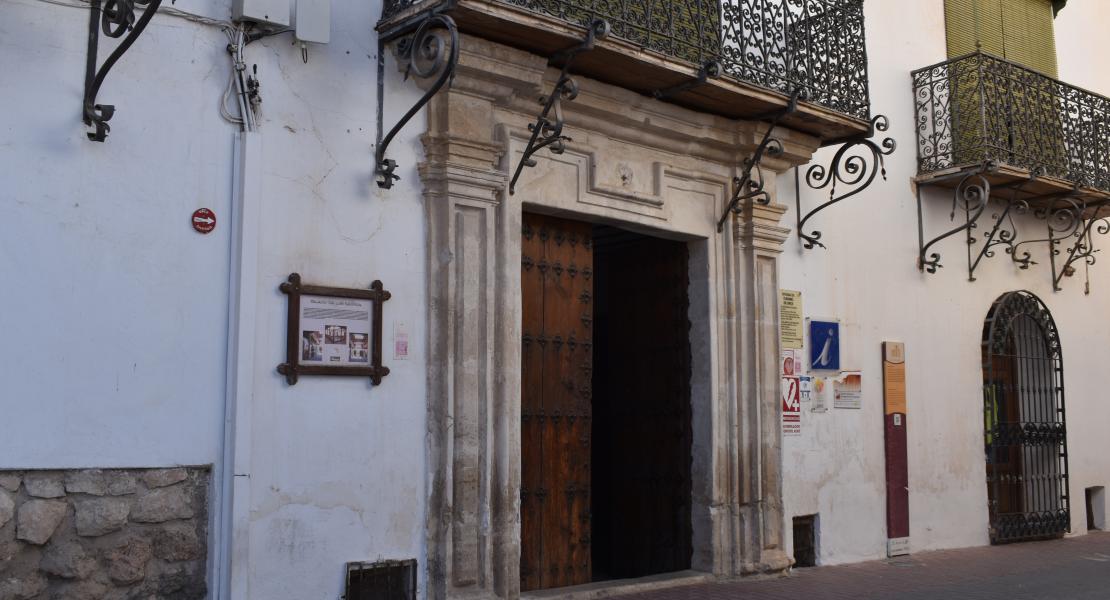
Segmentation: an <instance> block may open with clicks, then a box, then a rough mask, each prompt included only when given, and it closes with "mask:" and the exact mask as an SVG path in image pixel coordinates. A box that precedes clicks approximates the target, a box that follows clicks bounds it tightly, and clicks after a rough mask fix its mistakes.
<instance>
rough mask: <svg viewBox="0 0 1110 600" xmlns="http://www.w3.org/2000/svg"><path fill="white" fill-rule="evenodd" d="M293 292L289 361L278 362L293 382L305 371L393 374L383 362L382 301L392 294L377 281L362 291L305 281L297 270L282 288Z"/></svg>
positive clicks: (375, 379)
mask: <svg viewBox="0 0 1110 600" xmlns="http://www.w3.org/2000/svg"><path fill="white" fill-rule="evenodd" d="M279 289H280V290H281V291H282V293H284V294H286V295H287V296H289V315H288V322H287V326H286V327H287V328H286V359H285V362H283V363H281V364H280V365H278V368H277V370H278V373H281V374H282V375H285V381H286V382H287V383H288V384H289V385H296V383H297V378H298V377H299V376H301V375H348V376H356V377H369V378H370V381H371V382H372V383H373V384H374V385H378V384H380V383H381V382H382V377H385V376H386V375H389V368H388V367H383V366H382V303H384V302H385V301H386V300H389V298H390V296H391V294H390V293H389V292H387V291H385V289H383V287H382V282H380V281H375V282H374V283H371V284H370V289H368V290H359V289H349V288H334V287H325V286H319V285H303V284H302V283H301V276H300V275H299V274H297V273H292V274H290V275H289V279H288V280H287V281H286V282H285V283H283V284H281V286H280V288H279Z"/></svg>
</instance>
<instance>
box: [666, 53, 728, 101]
mask: <svg viewBox="0 0 1110 600" xmlns="http://www.w3.org/2000/svg"><path fill="white" fill-rule="evenodd" d="M723 72H724V68H723V67H722V66H721V63H719V62H717V61H715V60H710V61H706V62H705V63H704V64H702V66H701V67H700V68H699V69H698V75H697V77H695V78H693V79H691V80H689V81H684V82H682V83H680V84H678V85H675V86H671V87H669V88H662V89H657V90H653V91H652V92H651V96H652V97H653V98H655V99H656V100H666V99H668V98H673V97H674V96H676V95H678V94H681V93H682V92H685V91H687V90H692V89H694V88H696V87H698V86H702V85H705V83H706V82H707V81H709V80H710V79H716V78H718V77H720V76H721V73H723Z"/></svg>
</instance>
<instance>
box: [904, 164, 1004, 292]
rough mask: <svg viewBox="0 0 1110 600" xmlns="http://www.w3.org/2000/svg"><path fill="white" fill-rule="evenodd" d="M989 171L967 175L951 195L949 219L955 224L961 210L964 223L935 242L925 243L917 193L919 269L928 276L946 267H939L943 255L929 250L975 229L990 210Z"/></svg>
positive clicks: (919, 192)
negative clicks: (950, 238)
mask: <svg viewBox="0 0 1110 600" xmlns="http://www.w3.org/2000/svg"><path fill="white" fill-rule="evenodd" d="M987 170H989V167H988V169H984V170H983V171H979V172H975V173H970V174H968V175H965V176H964V177H963V179H961V180H960V183H959V185H957V186H956V190H955V191H954V192H953V193H952V212H951V213H949V216H948V218H949V219H950V220H955V218H956V212H957V211H958V210H960V209H962V210H963V212H964V218H965V220H964V223H963V224H962V225H959V226H957V227H953V228H952V229H949V230H948V231H945V232H944V233H942V234H940V235H939V236H937V237H935V238H933V239H932V240H930V241H929V242H928V243H925V241H924V240H925V235H924V234H925V225H924V221H923V217H922V211H921V190H920V189H918V191H917V216H918V223H917V224H918V252H917V268H918V269H921V270H924V271H928V272H929V273H936V272H937V269H940V268H942V267H943V266H944V265H942V264H940V253H938V252H933V253H932V254H930V253H929V249H930V248H932V247H933V245H935V244H936V243H937V242H940V241H941V240H943V239H946V238H949V237H951V236H953V235H956V234H957V233H960V232H961V231H968V232H970V231H971V230H973V229H975V227H976V226H977V225H976V224H977V223H978V222H979V217H981V216H983V212H984V211H986V209H987V204H989V203H990V197H991V182H990V180H989V179H987V177H986V175H985V173H986V171H987ZM968 235H969V236H970V235H971V234H970V233H969V234H968Z"/></svg>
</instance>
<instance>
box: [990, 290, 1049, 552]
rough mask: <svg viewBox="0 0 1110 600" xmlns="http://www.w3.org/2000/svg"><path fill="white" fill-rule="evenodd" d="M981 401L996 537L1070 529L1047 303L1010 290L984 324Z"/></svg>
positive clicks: (1042, 534) (1033, 536) (993, 534)
mask: <svg viewBox="0 0 1110 600" xmlns="http://www.w3.org/2000/svg"><path fill="white" fill-rule="evenodd" d="M983 409H984V435H985V442H986V443H985V450H986V462H987V491H988V498H989V514H990V536H991V541H992V542H993V543H996V544H998V543H1007V542H1017V541H1024V540H1034V539H1043V538H1051V537H1058V536H1060V535H1063V534H1064V533H1065V532H1067V531H1068V528H1069V527H1070V525H1071V513H1070V507H1069V504H1070V503H1069V495H1068V442H1067V430H1066V428H1065V420H1064V365H1063V358H1062V356H1061V352H1060V337H1059V334H1058V332H1057V330H1056V324H1055V322H1053V319H1052V315H1051V314H1050V313H1049V312H1048V308H1047V307H1045V305H1044V303H1043V302H1041V300H1040V299H1039V298H1037V297H1036V296H1034V295H1033V294H1031V293H1029V292H1010V293H1008V294H1005V295H1003V296H1002V297H1001V298H999V299H998V300H997V301H996V302H995V303H994V306H992V307H991V310H990V313H989V314H988V316H987V321H986V324H985V326H984V328H983Z"/></svg>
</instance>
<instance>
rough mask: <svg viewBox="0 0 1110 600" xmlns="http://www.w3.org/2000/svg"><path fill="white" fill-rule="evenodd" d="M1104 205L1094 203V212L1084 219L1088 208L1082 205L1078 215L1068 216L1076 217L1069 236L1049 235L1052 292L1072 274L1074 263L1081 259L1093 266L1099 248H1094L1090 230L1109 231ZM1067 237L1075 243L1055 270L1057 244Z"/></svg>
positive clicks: (1099, 232) (1100, 232)
mask: <svg viewBox="0 0 1110 600" xmlns="http://www.w3.org/2000/svg"><path fill="white" fill-rule="evenodd" d="M1105 207H1106V205H1105V204H1098V205H1096V206H1095V207H1094V214H1093V215H1092V216H1090V217H1087V218H1086V219H1084V218H1083V217H1084V214H1085V212H1086V209H1087V208H1088V207H1086V206H1084V207H1083V208H1082V209H1081V211H1082V212H1080V213H1079V214H1078V215H1075V216H1073V217H1069V218H1075V217H1077V218H1076V226H1075V228H1074V230H1073V232H1072V233H1071V235H1070V236H1065V237H1063V238H1054V239H1052V236H1051V235H1050V236H1049V237H1050V240H1049V242H1050V244H1051V248H1050V252H1049V260H1050V262H1051V264H1052V290H1053V291H1054V292H1059V291H1060V290H1062V289H1063V288H1061V287H1060V282H1061V281H1062V280H1063V279H1064V277H1070V276H1071V275H1072V274H1074V273H1075V267H1074V266H1073V265H1074V264H1075V263H1077V262H1079V261H1083V262H1084V263H1085V264H1086V265H1087V266H1093V265H1094V264H1095V260H1096V257H1095V253H1097V252H1098V251H1099V250H1098V249H1097V248H1095V244H1094V235H1093V234H1092V231H1097V232H1098V234H1099V235H1106V234H1107V233H1110V220H1108V217H1110V214H1105V213H1104V212H1103V209H1104V208H1105ZM1069 212H1070V209H1069ZM1096 224H1097V227H1096ZM1050 227H1051V222H1050ZM1050 231H1051V230H1050ZM1068 237H1074V238H1075V243H1074V244H1072V246H1071V247H1070V248H1068V251H1067V252H1068V255H1067V259H1066V260H1064V264H1063V265H1061V266H1060V269H1059V270H1057V269H1056V256H1058V255H1059V254H1060V249H1059V248H1058V246H1059V244H1060V242H1061V241H1063V240H1064V239H1067V238H1068ZM1088 293H1089V292H1088Z"/></svg>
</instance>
